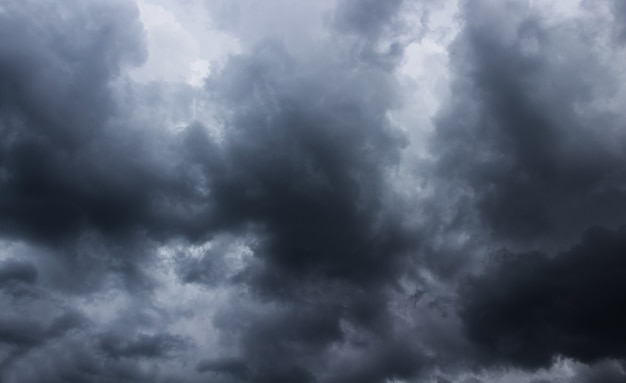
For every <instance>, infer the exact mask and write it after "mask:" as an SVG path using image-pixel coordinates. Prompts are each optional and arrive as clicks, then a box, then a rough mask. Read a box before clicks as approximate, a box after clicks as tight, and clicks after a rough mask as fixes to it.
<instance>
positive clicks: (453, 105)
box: [436, 1, 626, 243]
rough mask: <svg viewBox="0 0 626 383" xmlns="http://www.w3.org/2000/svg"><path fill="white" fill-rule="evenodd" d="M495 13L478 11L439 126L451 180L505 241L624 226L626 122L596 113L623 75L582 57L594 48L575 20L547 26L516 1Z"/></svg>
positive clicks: (458, 54)
mask: <svg viewBox="0 0 626 383" xmlns="http://www.w3.org/2000/svg"><path fill="white" fill-rule="evenodd" d="M493 8H494V9H491V8H490V7H489V6H488V5H487V3H483V2H480V1H476V2H467V3H466V5H465V10H466V12H465V14H466V15H465V26H464V29H463V33H462V34H461V35H460V36H459V38H458V39H457V40H456V41H455V42H454V43H453V47H452V49H453V50H454V52H455V56H453V62H452V68H453V70H454V73H455V75H456V77H457V79H456V81H455V82H454V84H453V87H454V88H453V89H454V93H453V95H452V96H451V100H450V102H449V103H448V104H447V105H446V106H445V107H444V108H443V110H442V112H441V113H440V115H439V116H438V118H437V127H438V129H437V133H436V136H437V139H436V141H437V142H438V144H437V145H438V148H439V149H438V155H439V161H440V163H439V165H438V166H440V167H441V169H442V170H441V172H442V174H443V175H445V177H446V178H447V179H452V180H459V181H460V184H459V185H462V186H460V187H469V188H470V190H471V192H472V193H473V197H472V198H473V202H474V203H475V207H476V209H477V211H478V213H479V215H480V217H481V219H482V221H483V222H484V223H485V224H486V226H487V227H488V229H489V230H490V231H491V232H492V233H493V234H494V236H495V237H496V238H498V239H501V240H504V241H518V243H524V242H526V243H531V242H532V241H544V242H545V241H549V242H552V243H555V242H558V241H560V240H564V239H565V240H570V241H571V240H573V238H575V236H576V235H578V233H580V232H581V231H582V230H584V229H585V228H587V227H589V226H591V225H593V224H604V225H618V224H621V223H622V222H620V220H621V218H620V217H621V216H622V215H623V214H622V212H623V211H624V209H625V208H626V205H625V202H626V199H625V198H624V197H625V195H624V193H623V188H622V185H623V183H624V181H625V176H626V175H625V174H624V172H623V170H622V166H621V163H622V162H623V160H624V158H623V150H622V149H621V148H622V147H623V143H622V142H623V138H622V137H621V136H618V137H612V136H611V133H610V132H616V131H618V130H619V128H620V126H621V125H622V123H621V122H620V120H619V119H618V118H617V117H616V116H614V115H613V114H611V113H607V112H603V111H601V110H598V109H595V108H594V106H593V103H594V102H595V101H594V100H596V99H597V97H600V96H601V95H602V94H603V92H607V91H609V89H611V81H615V80H611V79H612V78H613V79H614V78H615V77H614V76H615V74H613V73H611V70H610V69H608V68H606V67H605V64H603V63H602V62H600V61H599V60H597V59H596V58H597V56H595V55H593V54H591V53H589V54H583V53H582V52H590V51H591V49H593V47H594V46H593V42H592V41H585V40H584V39H585V37H584V33H585V30H586V29H585V28H582V27H581V28H580V29H579V28H578V27H577V26H576V24H575V23H574V22H572V23H571V24H568V26H567V29H566V26H563V27H559V28H555V27H548V26H545V25H544V24H543V23H542V21H541V18H540V17H539V16H538V15H537V14H535V13H534V12H533V11H532V10H529V9H526V8H525V6H523V5H522V4H521V3H519V4H518V3H516V2H514V3H511V4H510V5H507V6H504V5H502V6H497V7H493ZM481 9H484V10H485V12H484V15H483V14H481ZM499 13H501V14H499ZM490 15H493V16H490ZM490 17H493V18H496V17H499V18H500V20H504V19H505V18H509V19H510V21H509V22H508V23H506V24H504V23H503V22H502V21H500V20H496V19H490ZM587 28H589V26H588V27H587ZM591 28H593V26H591ZM494 29H495V30H500V32H499V33H498V32H495V33H494ZM574 36H578V37H574ZM557 52H558V54H561V55H564V56H565V57H568V60H567V61H557V60H555V59H553V55H555V54H557ZM581 105H586V107H580V106H581ZM605 132H606V133H605ZM529 241H530V242H529Z"/></svg>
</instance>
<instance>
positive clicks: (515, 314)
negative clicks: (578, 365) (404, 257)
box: [461, 228, 626, 367]
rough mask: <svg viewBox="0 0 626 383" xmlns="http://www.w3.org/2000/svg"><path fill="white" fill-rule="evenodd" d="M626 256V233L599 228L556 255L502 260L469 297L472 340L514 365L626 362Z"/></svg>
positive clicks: (466, 312) (466, 315) (466, 314)
mask: <svg viewBox="0 0 626 383" xmlns="http://www.w3.org/2000/svg"><path fill="white" fill-rule="evenodd" d="M624 251H626V230H625V229H624V228H622V229H619V230H617V231H612V230H607V229H603V228H594V229H590V230H588V231H587V232H586V233H585V235H584V236H583V238H582V239H581V241H580V243H578V244H577V245H576V246H574V247H572V248H571V249H569V250H567V251H565V252H563V253H560V254H558V255H556V256H549V255H547V254H543V253H530V254H506V253H505V254H503V255H501V256H500V257H498V258H497V259H496V260H494V263H493V266H491V267H490V268H488V270H487V271H486V272H485V274H484V275H481V276H479V277H477V278H476V279H474V280H473V281H472V282H471V283H469V284H468V286H467V290H466V291H465V293H464V295H463V302H464V303H463V305H464V306H463V309H462V311H461V318H462V319H463V322H464V325H465V328H466V331H467V334H468V336H469V337H470V339H472V340H473V341H475V342H476V343H477V344H478V345H479V346H481V347H482V349H483V350H484V351H485V353H486V354H487V357H488V358H489V359H493V360H495V361H496V362H498V361H502V362H506V363H511V364H513V365H521V366H527V367H539V366H549V365H550V363H551V362H552V361H553V360H554V359H555V358H557V357H568V358H573V359H576V360H579V361H582V362H596V361H599V360H603V359H607V358H611V359H613V358H615V359H623V358H624V357H626V349H624V347H623V342H622V339H623V338H624V336H625V335H626V334H624V333H623V330H622V326H621V323H622V322H623V320H624V319H626V318H625V315H626V312H625V311H624V309H623V308H622V307H621V305H620V304H619V302H621V301H622V300H623V299H624V293H623V291H624V286H622V284H623V282H622V281H623V278H622V275H621V270H623V269H624V267H625V265H624V257H623V254H624Z"/></svg>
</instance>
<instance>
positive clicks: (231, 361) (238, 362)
mask: <svg viewBox="0 0 626 383" xmlns="http://www.w3.org/2000/svg"><path fill="white" fill-rule="evenodd" d="M196 370H197V371H198V372H215V373H219V374H227V375H231V376H232V377H234V378H238V379H243V380H245V379H246V377H247V376H248V374H249V373H250V371H249V370H248V366H247V365H246V362H245V361H244V360H243V359H239V358H218V359H206V360H203V361H201V362H200V363H198V365H197V366H196Z"/></svg>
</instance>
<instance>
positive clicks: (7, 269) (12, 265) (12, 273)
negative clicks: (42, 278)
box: [0, 259, 39, 287]
mask: <svg viewBox="0 0 626 383" xmlns="http://www.w3.org/2000/svg"><path fill="white" fill-rule="evenodd" d="M38 275H39V274H38V272H37V269H36V268H35V266H34V265H33V264H32V263H30V262H25V261H18V260H15V259H10V260H8V261H4V262H2V263H0V287H4V286H7V285H9V284H12V283H24V284H33V283H35V282H36V281H37V277H38Z"/></svg>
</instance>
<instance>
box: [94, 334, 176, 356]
mask: <svg viewBox="0 0 626 383" xmlns="http://www.w3.org/2000/svg"><path fill="white" fill-rule="evenodd" d="M187 346H188V342H187V341H186V340H185V339H184V338H182V337H180V336H176V335H172V334H155V335H148V334H141V333H140V334H136V335H133V336H132V337H131V338H128V337H125V336H122V335H121V334H106V335H103V336H102V337H101V338H100V348H101V350H102V351H103V352H104V353H105V354H106V355H107V356H108V357H110V358H113V359H119V358H168V357H171V356H173V354H175V353H176V352H179V351H181V350H183V349H185V348H186V347H187Z"/></svg>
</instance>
